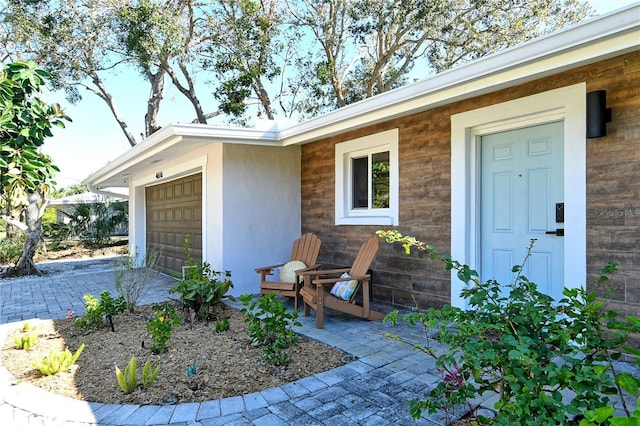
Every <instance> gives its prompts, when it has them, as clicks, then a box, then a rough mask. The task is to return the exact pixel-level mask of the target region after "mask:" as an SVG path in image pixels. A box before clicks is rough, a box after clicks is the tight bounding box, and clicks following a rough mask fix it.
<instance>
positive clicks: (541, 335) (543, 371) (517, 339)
mask: <svg viewBox="0 0 640 426" xmlns="http://www.w3.org/2000/svg"><path fill="white" fill-rule="evenodd" d="M379 235H381V236H383V237H384V238H386V240H387V241H388V242H390V243H393V242H399V243H401V244H402V245H403V247H404V248H405V250H406V251H407V253H409V252H410V250H411V248H417V249H419V250H421V251H424V252H425V253H426V254H427V256H428V257H429V258H430V259H432V260H436V261H439V262H442V263H443V264H444V266H445V268H446V269H447V270H455V271H457V275H458V277H459V278H460V279H461V280H462V281H463V282H464V283H465V288H464V289H463V290H462V292H461V296H462V297H463V298H465V299H466V300H467V301H468V304H469V309H468V310H461V309H458V308H455V307H452V306H445V307H443V308H442V309H429V310H427V311H424V312H412V313H409V314H406V315H403V316H400V315H399V314H398V312H397V311H394V312H392V313H391V314H389V315H387V316H386V317H385V321H390V322H391V323H392V324H393V325H394V326H395V325H397V323H398V322H399V320H400V319H402V320H404V321H406V323H407V325H408V326H409V327H414V326H416V325H420V326H422V327H423V330H424V332H425V336H427V344H426V345H416V346H415V347H416V348H417V349H419V350H420V351H422V352H423V353H424V354H426V355H427V356H430V357H433V358H434V359H435V361H436V365H437V366H438V367H439V368H440V369H441V371H442V372H443V376H444V377H445V380H442V381H440V382H439V383H438V384H437V385H436V386H435V387H434V388H433V389H431V390H430V391H429V392H428V396H427V398H426V399H424V400H421V399H415V400H412V401H410V411H411V415H412V416H413V417H414V418H419V417H420V416H421V414H422V411H423V410H427V411H428V412H429V413H435V412H436V411H438V410H445V412H446V411H447V410H448V409H449V408H452V407H458V406H462V405H465V404H468V403H469V401H470V400H471V399H474V398H477V397H480V396H483V397H486V396H487V395H488V394H490V393H495V394H497V396H498V400H497V402H496V403H495V406H494V407H493V408H494V410H495V413H496V414H495V417H494V418H492V419H488V418H484V417H481V416H480V417H479V420H480V422H481V423H482V424H499V425H512V424H538V425H547V424H553V425H561V424H572V422H573V418H574V417H575V416H578V415H581V414H582V413H583V412H585V411H589V410H594V409H597V408H600V407H604V406H606V405H607V404H608V403H609V398H608V397H607V395H608V394H615V393H616V392H617V388H616V384H615V383H614V381H613V379H612V375H611V368H612V359H611V356H610V351H612V350H615V349H616V348H619V347H620V345H621V344H623V343H624V342H625V340H626V334H625V333H622V332H610V331H608V330H605V329H604V326H603V323H604V322H606V321H607V320H613V319H615V317H616V316H617V315H616V314H615V313H613V312H605V311H604V310H603V305H604V303H603V302H602V301H598V300H597V299H596V296H595V295H593V294H589V293H587V292H586V291H585V290H584V289H565V290H564V292H563V295H564V298H563V299H561V300H559V301H554V300H553V299H552V298H551V297H549V296H547V295H545V294H542V293H540V292H539V291H538V290H537V287H536V285H535V284H534V283H533V282H531V281H529V280H528V279H527V278H526V277H525V276H524V275H522V271H523V266H524V264H525V263H526V262H527V260H528V258H529V256H530V255H531V250H532V248H533V244H534V241H533V240H532V242H531V244H530V246H529V252H528V254H527V257H526V259H525V260H524V262H523V264H522V265H519V266H515V267H514V268H513V270H512V272H513V273H514V274H515V280H514V283H513V284H510V285H508V286H501V285H500V284H499V283H498V282H496V281H494V280H490V281H488V282H486V283H482V282H480V280H479V278H478V274H477V272H476V271H473V270H471V269H470V268H469V267H468V266H466V265H462V264H460V263H458V262H457V261H454V260H452V259H451V258H450V257H448V256H443V255H440V254H438V253H436V252H435V250H434V249H433V248H432V247H431V246H428V245H426V244H424V243H422V242H420V241H417V240H416V239H415V238H413V237H403V236H402V235H401V234H400V233H398V232H397V231H385V232H382V231H380V232H379ZM615 266H616V265H615V264H609V265H608V266H607V268H605V270H604V271H603V277H602V278H601V281H603V280H606V279H607V278H606V274H609V273H612V272H613V271H615ZM391 337H394V336H391ZM430 339H434V340H435V341H437V342H439V343H443V344H446V345H447V350H446V351H445V352H444V353H440V352H436V351H435V350H434V348H433V347H432V346H431V345H430ZM447 378H448V380H447ZM566 391H571V392H566ZM563 396H564V398H563Z"/></svg>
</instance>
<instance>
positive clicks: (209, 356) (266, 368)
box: [2, 306, 349, 405]
mask: <svg viewBox="0 0 640 426" xmlns="http://www.w3.org/2000/svg"><path fill="white" fill-rule="evenodd" d="M219 315H222V316H226V317H228V318H229V324H230V328H229V330H228V331H225V332H221V333H217V332H216V331H215V323H214V322H209V323H207V322H196V323H194V324H192V325H190V324H185V325H182V326H180V327H178V328H176V329H174V332H173V337H172V338H171V340H170V341H169V342H168V345H169V351H168V352H167V353H165V354H160V355H156V354H153V353H152V352H151V351H150V350H149V349H147V348H148V347H150V346H151V343H152V340H151V336H150V335H149V334H148V333H147V331H146V321H148V320H149V319H151V317H152V310H151V307H149V306H144V307H138V308H137V309H136V313H134V314H130V313H124V314H120V315H118V316H116V317H115V320H114V324H115V330H116V331H115V332H112V331H111V330H110V329H109V328H108V327H107V328H102V329H99V330H95V331H92V332H90V333H87V332H85V331H83V330H81V329H79V328H77V327H75V325H74V324H73V322H74V320H73V319H64V320H56V321H49V320H47V321H44V320H33V321H30V325H31V327H32V332H35V333H37V334H38V336H39V337H38V341H37V343H36V345H35V347H34V348H33V349H32V350H18V349H16V348H15V344H14V337H13V336H14V335H15V333H20V330H19V327H18V325H16V329H15V331H14V332H13V333H9V335H8V337H7V339H6V341H5V342H4V346H3V351H2V363H3V365H4V367H5V368H6V369H7V370H9V371H10V372H11V373H12V374H13V375H14V376H15V377H16V378H18V379H20V380H25V381H28V382H30V383H32V384H33V385H35V386H38V387H41V388H44V389H47V390H49V391H51V392H55V393H57V394H60V395H64V396H68V397H71V398H76V399H81V400H86V401H94V402H103V403H121V404H141V405H144V404H175V403H184V402H202V401H207V400H213V399H218V398H225V397H230V396H236V395H243V394H248V393H252V392H257V391H261V390H264V389H268V388H272V387H276V386H281V385H283V384H285V383H288V382H292V381H295V380H297V379H300V378H303V377H307V376H310V375H313V374H316V373H319V372H322V371H326V370H328V369H331V368H335V367H337V366H340V365H342V364H343V363H344V362H346V361H348V360H349V357H348V356H346V355H345V353H344V352H342V351H339V350H337V349H335V348H332V347H329V346H327V345H324V344H322V343H319V342H316V341H314V340H310V339H307V338H305V337H303V336H300V342H299V345H298V346H297V347H293V348H292V349H291V353H292V357H291V361H290V362H289V363H288V364H287V365H286V366H284V367H274V366H272V365H270V364H267V363H265V362H263V361H262V359H261V356H262V349H261V348H257V347H253V346H252V345H251V344H250V343H251V342H250V338H249V335H248V333H247V326H246V324H245V323H244V315H243V314H242V313H240V312H238V311H236V310H235V309H231V308H225V309H224V310H223V311H221V312H220V313H219ZM143 342H145V346H146V347H147V348H144V347H143ZM82 343H84V344H85V348H84V351H83V352H82V354H81V355H80V358H79V359H78V362H77V367H74V368H72V369H71V371H70V372H67V373H59V374H56V375H54V376H48V377H42V376H41V375H40V373H39V372H38V371H37V370H36V369H35V368H34V367H33V365H32V362H33V360H34V359H42V358H43V357H44V356H46V355H47V354H48V353H49V350H50V349H54V350H56V351H61V350H63V349H65V348H69V349H70V350H71V351H72V352H74V351H75V350H76V349H77V348H78V347H79V346H80V345H81V344H82ZM132 356H135V357H136V359H137V361H138V369H139V370H140V371H141V369H142V366H143V365H144V363H145V362H146V361H147V360H149V361H150V362H151V365H152V366H153V367H156V366H159V367H160V375H159V377H158V380H157V381H156V383H154V384H153V386H151V387H150V388H147V389H138V390H136V391H134V392H132V393H130V394H125V393H124V392H123V391H122V390H121V389H120V387H119V386H118V384H117V381H116V374H115V367H116V366H118V367H119V368H120V369H121V370H123V371H124V368H125V366H126V365H127V363H128V362H129V360H130V359H131V357H132ZM194 364H195V365H196V374H194V375H189V374H188V371H187V370H188V369H187V367H188V366H193V365H194ZM139 374H140V373H139Z"/></svg>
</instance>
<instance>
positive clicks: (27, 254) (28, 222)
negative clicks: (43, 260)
mask: <svg viewBox="0 0 640 426" xmlns="http://www.w3.org/2000/svg"><path fill="white" fill-rule="evenodd" d="M27 199H28V202H29V204H28V206H27V208H26V209H25V224H23V226H21V227H20V228H21V229H22V231H23V232H24V236H25V240H24V246H23V247H22V254H20V258H19V259H18V262H17V263H16V265H15V266H14V267H12V268H9V270H8V271H7V273H6V275H9V276H19V275H41V274H42V273H41V272H40V270H39V269H38V268H37V267H36V265H35V263H34V262H33V257H34V256H35V254H36V250H37V249H38V245H39V244H40V242H41V241H42V240H43V238H42V214H43V213H44V208H43V207H44V201H43V199H42V197H41V196H40V194H38V193H36V192H32V193H29V195H28V197H27Z"/></svg>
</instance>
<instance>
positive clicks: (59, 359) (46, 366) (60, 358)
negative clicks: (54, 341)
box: [33, 343, 84, 376]
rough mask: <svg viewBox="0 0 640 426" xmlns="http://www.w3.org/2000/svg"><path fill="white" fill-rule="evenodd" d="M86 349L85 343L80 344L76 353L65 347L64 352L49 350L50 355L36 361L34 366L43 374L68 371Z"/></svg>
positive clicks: (49, 374)
mask: <svg viewBox="0 0 640 426" xmlns="http://www.w3.org/2000/svg"><path fill="white" fill-rule="evenodd" d="M83 349H84V343H83V344H82V345H80V347H79V348H78V350H77V351H76V353H75V354H73V355H71V352H70V351H69V349H65V350H64V351H62V352H54V351H53V350H51V351H49V355H48V356H46V357H45V358H44V359H43V360H42V361H39V362H34V363H33V366H34V367H35V368H36V369H37V370H38V371H39V372H40V374H42V375H43V376H51V375H54V374H58V373H60V372H65V371H68V370H69V369H70V368H71V366H72V365H73V364H75V363H76V361H77V360H78V357H79V356H80V354H81V353H82V350H83Z"/></svg>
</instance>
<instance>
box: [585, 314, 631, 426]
mask: <svg viewBox="0 0 640 426" xmlns="http://www.w3.org/2000/svg"><path fill="white" fill-rule="evenodd" d="M607 327H609V329H611V330H622V331H623V332H625V333H627V332H628V333H636V334H637V333H640V318H638V317H635V316H632V315H629V316H627V317H626V321H624V320H620V319H613V320H611V321H609V323H608V324H607ZM623 353H627V354H629V355H631V356H632V357H635V361H636V366H637V367H638V368H640V349H638V348H633V347H631V346H624V345H623V346H622V347H621V352H614V353H612V355H611V357H612V358H614V359H617V358H619V357H620V355H622V354H623ZM610 365H611V371H612V373H613V374H614V377H615V382H616V386H617V388H618V395H619V396H620V401H621V404H622V408H623V410H624V412H625V414H626V415H624V416H615V407H614V406H613V405H609V406H606V407H600V408H597V409H595V410H587V411H585V412H584V419H583V420H582V421H581V422H580V426H595V425H606V424H610V425H614V426H640V397H639V398H638V402H637V405H636V410H634V411H632V412H630V409H629V407H627V404H626V400H625V398H624V393H625V392H626V393H628V394H629V395H631V396H639V392H640V377H636V376H634V375H632V374H630V373H618V372H616V370H615V367H614V364H613V363H611V364H610Z"/></svg>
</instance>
